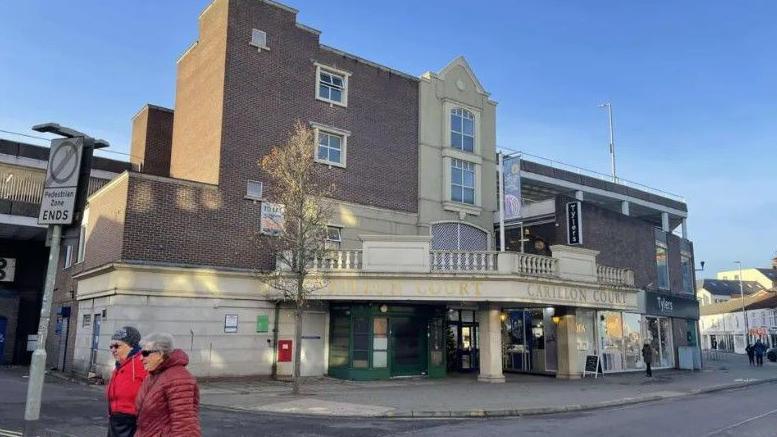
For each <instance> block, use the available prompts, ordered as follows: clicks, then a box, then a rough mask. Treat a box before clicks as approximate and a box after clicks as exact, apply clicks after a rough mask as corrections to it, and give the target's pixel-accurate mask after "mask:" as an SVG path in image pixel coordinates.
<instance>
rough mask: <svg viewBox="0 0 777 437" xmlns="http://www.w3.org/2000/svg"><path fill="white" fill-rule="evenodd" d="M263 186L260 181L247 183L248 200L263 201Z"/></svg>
mask: <svg viewBox="0 0 777 437" xmlns="http://www.w3.org/2000/svg"><path fill="white" fill-rule="evenodd" d="M262 191H263V184H262V183H261V182H259V181H252V180H249V181H247V182H246V195H245V197H246V199H253V200H262Z"/></svg>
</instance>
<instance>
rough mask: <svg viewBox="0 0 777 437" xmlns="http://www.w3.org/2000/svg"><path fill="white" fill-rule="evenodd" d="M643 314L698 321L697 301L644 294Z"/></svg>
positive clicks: (672, 295)
mask: <svg viewBox="0 0 777 437" xmlns="http://www.w3.org/2000/svg"><path fill="white" fill-rule="evenodd" d="M645 314H647V315H649V316H666V317H678V318H681V319H693V320H698V319H699V301H698V300H696V299H693V298H687V297H683V296H677V295H674V294H669V293H657V292H655V291H646V292H645Z"/></svg>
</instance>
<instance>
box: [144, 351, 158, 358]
mask: <svg viewBox="0 0 777 437" xmlns="http://www.w3.org/2000/svg"><path fill="white" fill-rule="evenodd" d="M154 352H159V351H158V350H152V351H147V350H142V351H140V355H143V356H144V357H147V356H149V355H151V354H153V353H154Z"/></svg>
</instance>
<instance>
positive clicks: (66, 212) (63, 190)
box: [38, 137, 84, 225]
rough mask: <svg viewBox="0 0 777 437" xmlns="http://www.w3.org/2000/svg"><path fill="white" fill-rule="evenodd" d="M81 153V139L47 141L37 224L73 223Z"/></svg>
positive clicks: (82, 141)
mask: <svg viewBox="0 0 777 437" xmlns="http://www.w3.org/2000/svg"><path fill="white" fill-rule="evenodd" d="M83 149H84V139H83V138H78V137H76V138H61V139H56V140H52V141H51V151H50V152H49V164H48V167H47V168H46V183H45V185H44V187H43V196H42V199H41V204H40V213H39V214H38V224H41V225H69V224H71V223H73V210H74V208H75V204H76V192H77V191H78V176H79V173H80V170H81V155H82V153H83Z"/></svg>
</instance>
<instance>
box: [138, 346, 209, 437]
mask: <svg viewBox="0 0 777 437" xmlns="http://www.w3.org/2000/svg"><path fill="white" fill-rule="evenodd" d="M141 345H142V346H143V349H142V350H141V352H140V353H141V355H142V356H143V366H144V367H145V368H146V371H148V373H149V375H148V378H146V380H145V381H144V382H143V386H142V387H141V388H140V393H139V394H138V399H137V401H136V405H137V409H138V433H137V436H138V437H200V436H201V432H200V417H199V414H200V389H199V387H198V386H197V381H196V380H195V379H194V377H193V376H192V374H191V373H189V371H188V370H186V365H187V364H189V357H188V356H187V355H186V353H185V352H184V351H182V350H180V349H175V346H174V344H173V336H172V335H170V334H151V335H149V336H148V337H146V338H145V339H143V341H142V342H141Z"/></svg>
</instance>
